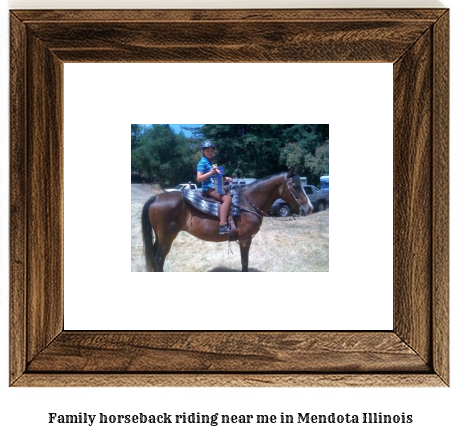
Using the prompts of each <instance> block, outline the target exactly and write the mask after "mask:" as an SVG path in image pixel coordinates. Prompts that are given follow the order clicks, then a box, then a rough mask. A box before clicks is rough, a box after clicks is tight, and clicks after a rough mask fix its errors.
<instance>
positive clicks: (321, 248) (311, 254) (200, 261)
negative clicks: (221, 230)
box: [131, 184, 330, 272]
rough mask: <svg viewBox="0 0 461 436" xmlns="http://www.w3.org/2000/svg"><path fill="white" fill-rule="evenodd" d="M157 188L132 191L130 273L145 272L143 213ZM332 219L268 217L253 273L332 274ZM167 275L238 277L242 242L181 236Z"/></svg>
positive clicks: (255, 246) (322, 215)
mask: <svg viewBox="0 0 461 436" xmlns="http://www.w3.org/2000/svg"><path fill="white" fill-rule="evenodd" d="M161 192H162V191H161V190H160V189H159V187H158V186H156V185H148V184H145V185H131V271H133V272H142V271H145V259H144V249H143V244H142V233H141V211H142V208H143V205H144V203H145V202H146V201H147V200H148V199H149V197H151V196H152V195H155V194H158V193H161ZM329 214H330V211H329V209H327V210H326V211H324V212H318V213H314V214H311V215H310V216H307V217H299V216H295V217H294V218H293V217H291V218H277V217H274V218H272V217H270V218H269V217H266V218H264V220H263V224H262V226H261V230H260V231H259V233H258V234H257V235H256V236H255V237H254V239H253V242H252V245H251V249H250V261H249V270H250V272H303V271H323V272H324V271H328V270H329ZM164 270H165V272H237V271H240V270H241V263H240V250H239V246H238V243H237V242H231V243H230V244H229V243H228V242H218V243H217V242H205V241H201V240H199V239H197V238H195V237H193V236H191V235H189V234H188V233H186V232H181V233H180V234H179V235H178V237H177V238H176V240H175V241H174V243H173V246H172V248H171V251H170V253H169V255H168V256H167V258H166V261H165V267H164Z"/></svg>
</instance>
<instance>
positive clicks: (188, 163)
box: [131, 124, 329, 186]
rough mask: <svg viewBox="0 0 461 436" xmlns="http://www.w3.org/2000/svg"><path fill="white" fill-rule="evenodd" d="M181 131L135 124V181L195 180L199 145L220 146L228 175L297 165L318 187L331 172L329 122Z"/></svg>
mask: <svg viewBox="0 0 461 436" xmlns="http://www.w3.org/2000/svg"><path fill="white" fill-rule="evenodd" d="M187 130H188V131H189V133H190V135H187V137H186V135H185V134H184V133H183V132H182V131H181V132H180V133H176V132H175V131H174V130H173V129H172V128H171V126H170V125H169V124H132V125H131V170H132V177H133V176H135V177H137V178H138V179H139V178H141V179H142V180H145V181H151V182H155V183H158V184H159V185H161V186H167V185H171V186H172V185H176V184H178V183H184V182H187V181H194V180H195V178H196V166H197V162H198V161H199V159H200V156H201V154H200V145H201V143H202V142H203V141H204V140H211V141H213V142H214V143H215V145H216V155H215V163H218V164H219V165H222V166H224V168H225V171H226V175H228V176H230V177H239V178H244V177H248V178H262V177H265V176H269V175H271V174H276V173H278V172H282V171H286V170H287V169H288V168H291V167H296V168H297V170H298V173H299V174H300V175H302V176H305V177H307V180H308V183H311V184H315V185H318V184H319V178H320V176H322V175H326V174H328V173H329V125H328V124H203V125H201V126H200V127H188V128H187Z"/></svg>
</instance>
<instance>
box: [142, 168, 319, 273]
mask: <svg viewBox="0 0 461 436" xmlns="http://www.w3.org/2000/svg"><path fill="white" fill-rule="evenodd" d="M277 198H282V199H283V200H284V201H286V202H287V203H289V204H290V205H291V206H292V207H293V208H294V209H295V210H297V211H298V212H300V213H301V214H306V215H307V214H309V213H310V212H312V210H313V207H312V204H311V202H310V201H309V198H308V197H307V195H306V193H305V192H304V189H303V187H302V186H301V180H300V178H299V176H298V175H297V174H295V173H294V171H293V170H290V171H288V172H287V173H282V174H277V175H274V176H271V177H267V178H265V179H261V180H257V181H255V182H253V183H251V184H249V185H247V186H244V187H243V188H241V193H240V204H241V206H242V209H241V213H240V216H239V217H238V218H237V219H235V227H236V228H237V240H238V242H239V245H240V256H241V261H242V271H244V272H246V271H248V253H249V251H250V245H251V240H252V238H253V236H254V235H256V233H258V231H259V229H260V227H261V224H262V219H263V216H264V215H266V214H267V212H268V211H269V209H270V207H271V206H272V203H273V202H274V201H275V200H276V199H277ZM218 227H219V219H218V218H215V217H213V216H210V215H207V214H205V213H203V212H201V211H199V210H197V209H195V208H194V207H193V206H191V205H190V204H189V203H187V202H186V201H184V199H183V198H182V193H181V192H172V193H164V194H159V195H157V196H153V197H151V198H150V199H149V200H147V202H146V204H145V205H144V208H143V211H142V230H143V240H144V251H145V255H146V270H147V271H155V272H163V264H164V262H165V258H166V256H167V255H168V252H169V251H170V248H171V244H172V243H173V241H174V239H175V238H176V236H177V235H178V233H179V232H180V231H186V232H188V233H190V234H191V235H193V236H195V237H197V238H199V239H203V240H204V241H212V242H223V241H226V240H228V238H229V235H219V234H218ZM152 230H153V232H154V233H155V243H153V237H152V236H153V235H152Z"/></svg>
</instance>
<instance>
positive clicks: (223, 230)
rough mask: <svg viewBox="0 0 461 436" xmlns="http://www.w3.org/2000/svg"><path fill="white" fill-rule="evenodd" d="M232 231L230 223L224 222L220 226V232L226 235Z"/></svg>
mask: <svg viewBox="0 0 461 436" xmlns="http://www.w3.org/2000/svg"><path fill="white" fill-rule="evenodd" d="M229 232H230V227H229V224H222V225H220V226H219V234H220V235H225V234H226V233H229Z"/></svg>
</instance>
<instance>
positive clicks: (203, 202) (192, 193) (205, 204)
mask: <svg viewBox="0 0 461 436" xmlns="http://www.w3.org/2000/svg"><path fill="white" fill-rule="evenodd" d="M182 195H183V198H184V200H186V201H187V202H188V203H189V204H191V205H192V206H194V207H195V208H196V209H198V210H200V211H202V212H204V213H206V214H208V215H211V216H215V217H219V209H220V208H221V203H219V202H217V201H215V200H212V199H205V198H204V197H203V196H202V191H200V190H198V189H184V190H183V191H182Z"/></svg>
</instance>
